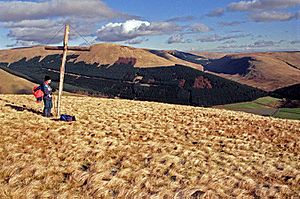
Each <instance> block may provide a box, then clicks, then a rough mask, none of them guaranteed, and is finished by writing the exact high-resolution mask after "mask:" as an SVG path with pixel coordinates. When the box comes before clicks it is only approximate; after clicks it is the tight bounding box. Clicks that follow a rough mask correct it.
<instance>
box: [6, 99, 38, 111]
mask: <svg viewBox="0 0 300 199" xmlns="http://www.w3.org/2000/svg"><path fill="white" fill-rule="evenodd" d="M0 100H1V101H3V102H6V104H5V105H4V106H6V107H10V108H12V109H14V110H16V111H20V112H22V111H28V112H31V113H34V114H37V115H42V112H40V111H37V110H35V109H33V108H28V107H26V105H22V106H19V105H16V104H14V103H11V102H10V101H8V100H5V99H1V98H0Z"/></svg>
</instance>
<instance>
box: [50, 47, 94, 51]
mask: <svg viewBox="0 0 300 199" xmlns="http://www.w3.org/2000/svg"><path fill="white" fill-rule="evenodd" d="M67 48H68V50H72V51H90V47H84V46H68V47H67ZM45 50H64V47H63V46H45Z"/></svg>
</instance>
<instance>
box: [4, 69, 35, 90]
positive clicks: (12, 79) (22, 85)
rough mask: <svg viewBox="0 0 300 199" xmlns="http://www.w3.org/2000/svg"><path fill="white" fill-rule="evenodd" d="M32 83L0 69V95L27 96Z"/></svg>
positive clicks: (32, 85)
mask: <svg viewBox="0 0 300 199" xmlns="http://www.w3.org/2000/svg"><path fill="white" fill-rule="evenodd" d="M34 85H35V84H34V83H32V82H30V81H28V80H25V79H23V78H20V77H17V76H15V75H12V74H10V73H8V72H6V71H4V70H2V69H0V94H28V93H31V90H32V88H33V87H34Z"/></svg>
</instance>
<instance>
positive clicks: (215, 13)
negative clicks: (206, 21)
mask: <svg viewBox="0 0 300 199" xmlns="http://www.w3.org/2000/svg"><path fill="white" fill-rule="evenodd" d="M224 13H225V10H224V8H216V9H215V10H213V11H211V12H210V13H208V14H206V16H208V17H221V16H223V15H224Z"/></svg>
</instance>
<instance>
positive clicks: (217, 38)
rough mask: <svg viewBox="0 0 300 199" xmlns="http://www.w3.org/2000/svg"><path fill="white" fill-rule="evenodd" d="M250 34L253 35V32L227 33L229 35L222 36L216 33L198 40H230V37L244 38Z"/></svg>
mask: <svg viewBox="0 0 300 199" xmlns="http://www.w3.org/2000/svg"><path fill="white" fill-rule="evenodd" d="M248 36H251V34H235V35H227V36H220V35H217V34H214V35H209V36H206V37H202V38H199V39H197V41H201V42H218V41H226V40H230V39H237V38H244V37H248Z"/></svg>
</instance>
